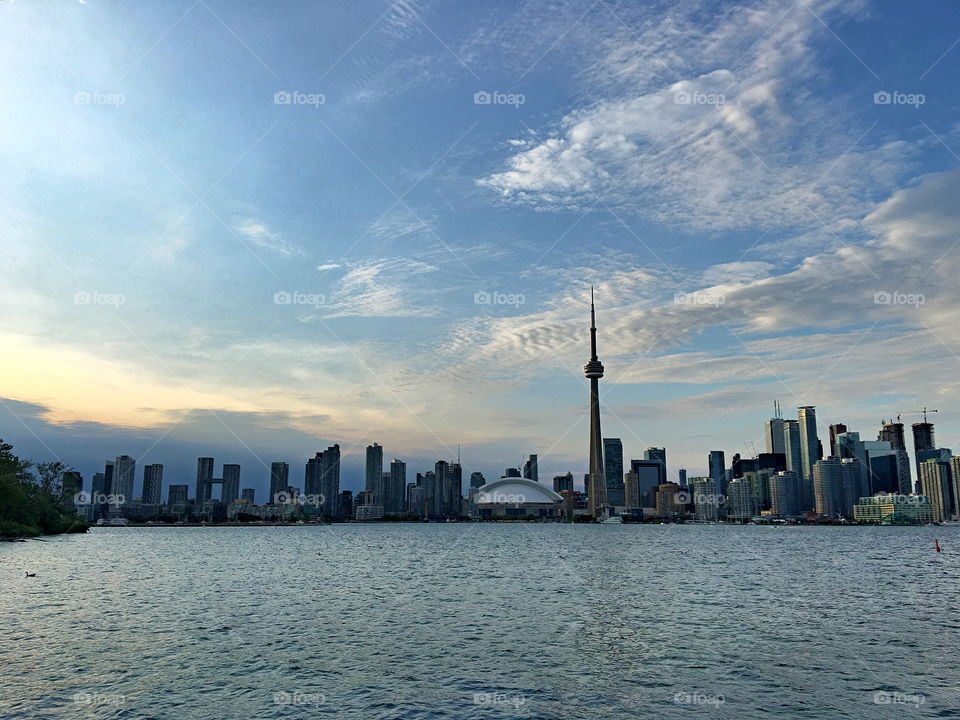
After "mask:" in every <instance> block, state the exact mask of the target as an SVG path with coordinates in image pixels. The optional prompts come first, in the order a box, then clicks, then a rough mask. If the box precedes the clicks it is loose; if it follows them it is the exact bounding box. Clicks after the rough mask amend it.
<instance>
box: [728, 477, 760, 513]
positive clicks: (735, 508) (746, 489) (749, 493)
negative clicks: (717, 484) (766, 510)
mask: <svg viewBox="0 0 960 720" xmlns="http://www.w3.org/2000/svg"><path fill="white" fill-rule="evenodd" d="M756 513H757V505H756V500H755V498H754V495H753V487H752V485H751V483H750V481H749V480H748V479H747V478H735V479H733V480H731V481H730V482H729V483H727V517H728V518H730V519H731V520H737V521H739V522H747V521H748V520H749V519H750V518H752V517H753V516H754V515H756Z"/></svg>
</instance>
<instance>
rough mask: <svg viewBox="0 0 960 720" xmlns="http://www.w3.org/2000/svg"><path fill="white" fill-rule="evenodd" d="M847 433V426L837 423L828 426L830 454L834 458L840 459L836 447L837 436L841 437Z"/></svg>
mask: <svg viewBox="0 0 960 720" xmlns="http://www.w3.org/2000/svg"><path fill="white" fill-rule="evenodd" d="M846 431H847V426H846V425H844V424H843V423H837V424H836V425H831V426H830V454H831V455H833V456H835V457H841V454H840V450H839V448H838V447H837V435H842V434H843V433H845V432H846Z"/></svg>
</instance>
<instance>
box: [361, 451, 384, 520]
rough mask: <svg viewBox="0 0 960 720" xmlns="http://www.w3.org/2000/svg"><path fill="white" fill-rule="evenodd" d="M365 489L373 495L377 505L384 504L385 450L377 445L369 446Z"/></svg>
mask: <svg viewBox="0 0 960 720" xmlns="http://www.w3.org/2000/svg"><path fill="white" fill-rule="evenodd" d="M363 489H364V490H366V491H367V492H369V493H373V495H374V497H375V498H376V503H377V504H379V505H382V504H383V448H382V447H381V446H380V445H378V444H377V443H374V444H373V445H367V467H366V474H365V479H364V486H363Z"/></svg>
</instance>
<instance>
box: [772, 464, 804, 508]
mask: <svg viewBox="0 0 960 720" xmlns="http://www.w3.org/2000/svg"><path fill="white" fill-rule="evenodd" d="M770 511H771V512H772V513H773V514H774V515H777V516H779V517H782V518H791V517H797V516H799V515H800V514H801V513H800V478H799V476H798V475H797V473H795V472H793V471H792V470H785V471H783V472H778V473H777V474H776V475H773V476H771V478H770Z"/></svg>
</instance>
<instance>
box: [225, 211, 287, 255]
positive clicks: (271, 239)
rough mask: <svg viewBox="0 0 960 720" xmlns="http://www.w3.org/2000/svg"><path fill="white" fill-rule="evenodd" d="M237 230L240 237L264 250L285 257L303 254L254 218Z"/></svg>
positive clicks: (246, 221) (243, 223)
mask: <svg viewBox="0 0 960 720" xmlns="http://www.w3.org/2000/svg"><path fill="white" fill-rule="evenodd" d="M236 230H237V232H238V233H240V235H242V236H243V237H245V238H246V239H247V240H250V241H251V242H252V243H253V244H254V245H256V246H257V247H260V248H263V249H264V250H269V251H270V252H274V253H276V254H278V255H281V256H283V257H291V256H293V255H300V254H301V251H300V249H299V248H297V247H296V246H295V245H293V244H291V243H290V242H288V241H287V240H286V239H285V238H284V237H283V235H281V234H280V233H278V232H274V231H272V230H270V228H268V227H267V226H266V225H265V224H264V223H262V222H260V221H259V220H255V219H254V218H246V219H244V220H243V221H242V222H241V223H240V225H239V226H238V227H237V228H236Z"/></svg>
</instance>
